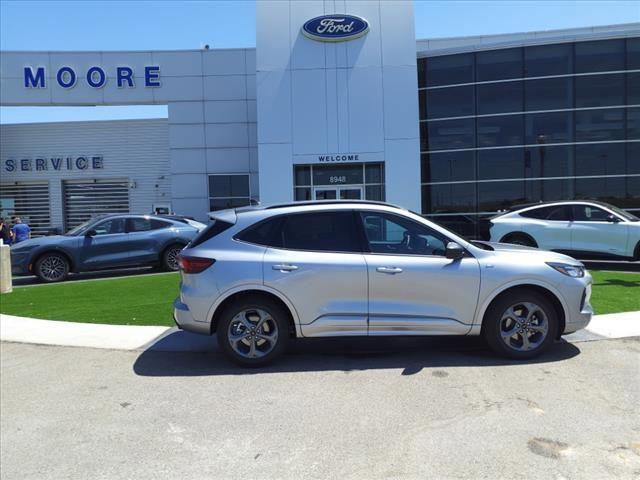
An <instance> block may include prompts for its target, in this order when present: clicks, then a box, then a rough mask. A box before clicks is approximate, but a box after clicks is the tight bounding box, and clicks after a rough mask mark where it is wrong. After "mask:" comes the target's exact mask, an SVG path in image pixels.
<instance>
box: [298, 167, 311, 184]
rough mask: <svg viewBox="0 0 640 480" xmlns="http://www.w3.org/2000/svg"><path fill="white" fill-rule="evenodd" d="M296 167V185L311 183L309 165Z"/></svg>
mask: <svg viewBox="0 0 640 480" xmlns="http://www.w3.org/2000/svg"><path fill="white" fill-rule="evenodd" d="M295 168H296V185H311V167H309V166H300V167H295Z"/></svg>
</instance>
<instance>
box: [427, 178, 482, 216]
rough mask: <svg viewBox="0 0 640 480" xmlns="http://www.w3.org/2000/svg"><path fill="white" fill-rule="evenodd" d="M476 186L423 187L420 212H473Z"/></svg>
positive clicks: (461, 184) (459, 184)
mask: <svg viewBox="0 0 640 480" xmlns="http://www.w3.org/2000/svg"><path fill="white" fill-rule="evenodd" d="M475 210H476V184H475V183H453V184H444V185H423V187H422V212H423V213H448V212H475Z"/></svg>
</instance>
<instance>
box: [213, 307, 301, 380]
mask: <svg viewBox="0 0 640 480" xmlns="http://www.w3.org/2000/svg"><path fill="white" fill-rule="evenodd" d="M287 319H288V314H287V312H286V311H285V310H284V309H283V308H282V306H280V305H279V304H278V303H276V302H274V301H272V300H270V299H268V298H260V297H254V298H252V297H249V298H246V299H242V300H239V301H236V302H234V303H232V304H231V305H229V306H228V307H227V308H225V310H224V311H223V312H222V314H221V317H220V319H219V322H218V326H217V336H218V344H219V345H220V348H221V350H222V352H223V353H224V354H225V355H226V357H227V358H229V359H230V360H231V361H232V362H234V363H236V364H238V365H241V366H243V367H261V366H263V365H266V364H268V363H270V362H272V361H273V360H275V359H276V358H277V357H279V356H280V355H281V354H282V353H283V352H284V350H285V348H286V344H287V342H288V340H289V322H288V320H287Z"/></svg>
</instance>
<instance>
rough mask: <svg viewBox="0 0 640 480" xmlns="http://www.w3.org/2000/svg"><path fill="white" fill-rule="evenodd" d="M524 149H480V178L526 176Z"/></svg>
mask: <svg viewBox="0 0 640 480" xmlns="http://www.w3.org/2000/svg"><path fill="white" fill-rule="evenodd" d="M524 174H525V169H524V149H522V148H499V149H491V150H479V151H478V178H479V179H482V180H486V179H491V178H522V177H524Z"/></svg>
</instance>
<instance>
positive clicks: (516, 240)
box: [500, 233, 538, 248]
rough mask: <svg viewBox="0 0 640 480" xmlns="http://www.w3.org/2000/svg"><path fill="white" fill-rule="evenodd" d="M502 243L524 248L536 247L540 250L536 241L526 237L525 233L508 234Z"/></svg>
mask: <svg viewBox="0 0 640 480" xmlns="http://www.w3.org/2000/svg"><path fill="white" fill-rule="evenodd" d="M500 242H501V243H510V244H512V245H522V246H523V247H535V248H538V244H537V243H536V241H535V240H534V239H533V238H531V237H530V236H529V235H525V234H523V233H508V234H507V235H505V236H504V237H502V240H500Z"/></svg>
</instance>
